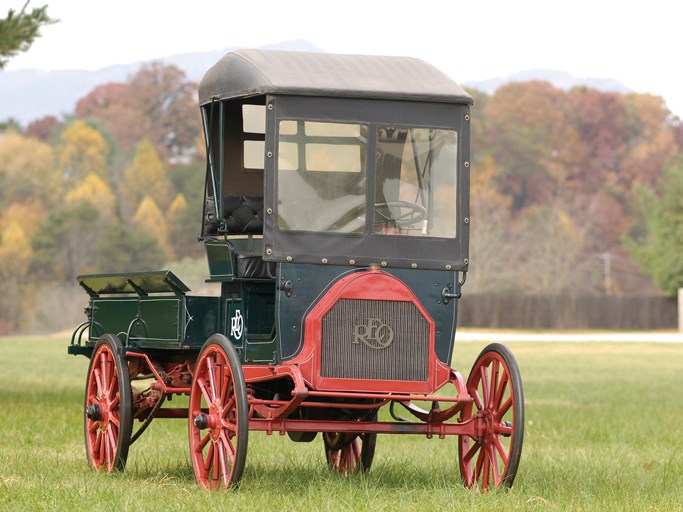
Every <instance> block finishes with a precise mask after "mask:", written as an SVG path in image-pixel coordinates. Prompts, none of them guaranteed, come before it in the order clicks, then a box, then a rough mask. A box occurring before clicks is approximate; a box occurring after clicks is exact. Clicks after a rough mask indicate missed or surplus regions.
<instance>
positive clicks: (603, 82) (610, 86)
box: [462, 69, 632, 94]
mask: <svg viewBox="0 0 683 512" xmlns="http://www.w3.org/2000/svg"><path fill="white" fill-rule="evenodd" d="M530 80H543V81H545V82H550V83H551V84H553V85H554V86H555V87H557V88H558V89H564V90H569V89H571V88H573V87H578V86H585V87H590V88H592V89H597V90H599V91H603V92H618V93H628V92H632V91H631V89H629V88H628V87H626V86H625V85H624V84H622V83H621V82H619V81H618V80H612V79H610V78H577V77H575V76H572V75H570V74H569V73H567V72H566V71H559V70H553V69H532V70H527V71H520V72H518V73H513V74H512V75H508V76H506V77H502V76H498V77H495V78H489V79H487V80H480V81H475V82H467V83H465V84H462V85H463V87H464V88H465V89H467V88H470V89H477V90H479V91H482V92H485V93H487V94H493V93H494V92H495V91H496V89H498V87H500V86H501V85H505V84H508V83H511V82H528V81H530Z"/></svg>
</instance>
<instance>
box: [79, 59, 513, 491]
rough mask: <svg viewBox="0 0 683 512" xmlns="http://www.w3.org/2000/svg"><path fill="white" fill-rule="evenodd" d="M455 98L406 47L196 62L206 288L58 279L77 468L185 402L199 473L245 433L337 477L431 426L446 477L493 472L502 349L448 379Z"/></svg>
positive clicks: (241, 454) (505, 423) (503, 426)
mask: <svg viewBox="0 0 683 512" xmlns="http://www.w3.org/2000/svg"><path fill="white" fill-rule="evenodd" d="M471 104H472V98H471V97H470V96H469V95H468V94H467V93H466V92H465V91H464V90H463V89H462V88H461V87H460V86H458V85H457V84H455V83H454V82H452V81H451V80H450V79H449V78H448V77H446V76H445V75H444V74H443V73H441V72H440V71H438V70H436V69H435V68H433V67H432V66H430V65H428V64H426V63H424V62H422V61H420V60H417V59H412V58H398V57H371V56H351V55H331V54H313V53H295V52H291V53H290V52H276V51H257V50H243V51H236V52H233V53H229V54H228V55H226V56H225V57H224V58H223V59H221V60H220V61H219V62H218V63H217V64H216V65H215V66H213V67H212V68H211V69H210V70H209V71H208V72H207V73H206V75H205V76H204V78H203V79H202V81H201V84H200V86H199V105H200V109H201V114H202V119H203V126H204V133H205V142H206V155H207V166H206V186H205V202H204V211H203V221H202V225H201V240H203V243H204V244H205V247H206V255H207V259H208V268H209V274H210V275H209V277H208V280H207V282H210V283H215V286H216V287H218V288H220V295H219V294H218V293H216V295H215V296H193V295H191V294H189V291H190V290H189V289H188V288H187V286H185V284H184V283H183V282H182V281H181V280H179V279H178V278H177V277H176V276H175V275H174V274H173V273H172V272H169V271H150V272H133V273H128V274H97V275H83V276H79V278H78V281H79V283H80V285H81V286H82V287H83V288H84V289H85V291H86V292H87V293H88V294H89V296H90V301H89V306H88V308H87V309H86V313H87V316H88V318H87V320H86V321H85V322H84V323H83V324H81V325H80V326H78V327H77V329H76V330H75V331H74V334H73V336H72V340H71V345H70V347H69V353H71V354H83V355H85V356H87V357H88V358H89V359H90V365H89V368H88V373H87V378H86V390H85V407H84V415H85V418H84V422H85V424H84V431H85V446H86V454H87V459H88V461H89V463H90V465H91V466H92V467H94V468H96V469H101V470H104V471H112V470H116V469H123V467H124V466H125V463H126V458H127V455H128V450H129V446H130V445H131V444H132V443H133V442H134V441H135V440H136V439H137V438H138V437H139V436H140V434H141V433H142V432H143V431H144V430H145V429H146V428H147V426H148V425H149V424H150V422H151V421H152V420H153V419H154V418H187V420H188V430H189V446H190V455H191V456H190V459H191V461H192V465H193V468H194V474H195V476H196V478H197V481H198V482H199V484H200V485H201V486H203V487H206V488H211V489H214V488H229V487H234V486H236V485H237V484H238V483H239V482H240V479H241V477H242V473H243V469H244V466H245V459H246V455H247V441H248V438H249V435H250V433H251V432H254V431H264V432H266V433H267V434H273V433H278V434H281V435H284V434H287V435H288V436H289V437H290V438H291V440H292V441H295V442H311V441H313V440H315V439H316V438H321V439H322V444H323V445H324V453H325V455H326V459H327V463H328V464H329V466H330V467H331V468H332V469H333V470H336V471H338V472H340V473H342V474H347V473H350V472H353V471H367V470H369V469H370V466H371V464H372V462H373V457H374V453H375V444H376V440H377V434H422V435H424V436H426V437H427V438H432V437H437V438H440V439H444V438H446V439H450V437H449V436H456V439H457V443H450V442H444V441H439V442H444V445H443V453H444V458H445V459H446V460H448V461H451V460H452V461H453V463H454V464H455V461H456V459H457V461H458V464H459V466H460V472H461V475H462V480H463V482H464V484H465V485H466V486H467V487H479V488H481V489H491V488H495V487H498V486H510V485H512V482H513V480H514V478H515V473H516V471H517V467H518V464H519V459H520V454H521V448H522V438H523V431H524V399H523V391H522V382H521V377H520V373H519V370H518V366H517V363H516V362H515V359H514V357H513V356H512V354H511V353H510V352H509V350H508V349H507V348H505V347H504V346H502V345H498V344H492V345H489V346H488V347H486V348H485V349H484V350H483V351H482V352H481V354H480V355H479V357H478V358H477V359H476V361H475V363H474V366H473V368H472V370H471V372H470V374H469V377H468V378H467V380H465V379H464V378H463V377H462V376H461V374H460V373H459V372H458V371H456V370H454V369H453V368H451V360H452V359H453V347H454V340H455V327H456V318H457V306H458V299H459V297H460V293H461V287H462V285H463V283H464V282H465V276H466V273H467V270H468V263H469V261H468V224H469V198H468V195H469V171H470V168H469V167H470V165H469V122H470V114H469V108H470V105H471ZM174 395H188V396H189V405H187V406H184V407H175V408H174V407H170V406H169V405H170V404H169V403H168V401H169V400H170V399H171V398H172V397H173V396H174ZM176 402H178V400H176ZM181 402H182V401H181ZM186 403H188V402H186ZM401 411H402V413H401ZM456 444H457V449H456ZM321 455H322V450H321Z"/></svg>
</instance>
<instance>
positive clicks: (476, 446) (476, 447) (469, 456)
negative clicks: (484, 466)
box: [463, 440, 481, 465]
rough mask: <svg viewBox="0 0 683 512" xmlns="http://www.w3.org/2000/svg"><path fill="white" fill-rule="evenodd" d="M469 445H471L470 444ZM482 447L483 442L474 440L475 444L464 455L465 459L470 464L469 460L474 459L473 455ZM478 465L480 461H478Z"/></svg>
mask: <svg viewBox="0 0 683 512" xmlns="http://www.w3.org/2000/svg"><path fill="white" fill-rule="evenodd" d="M468 446H469V445H468ZM479 448H481V443H479V442H478V441H476V440H474V444H473V445H472V447H471V448H470V449H469V450H468V451H467V453H466V454H465V455H464V457H463V460H464V461H465V462H466V463H468V464H469V462H470V461H471V460H472V457H474V456H475V455H476V453H477V451H478V450H479ZM477 465H478V463H477Z"/></svg>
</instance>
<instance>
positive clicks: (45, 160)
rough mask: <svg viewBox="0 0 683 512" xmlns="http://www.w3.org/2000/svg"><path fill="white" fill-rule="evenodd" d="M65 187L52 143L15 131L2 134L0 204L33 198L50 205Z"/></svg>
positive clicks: (0, 139) (0, 141)
mask: <svg viewBox="0 0 683 512" xmlns="http://www.w3.org/2000/svg"><path fill="white" fill-rule="evenodd" d="M62 190H63V181H62V177H61V175H60V173H59V172H58V171H57V169H56V166H55V163H54V154H53V150H52V148H51V147H50V146H48V145H47V144H45V143H44V142H41V141H39V140H37V139H34V138H31V137H25V136H23V135H20V134H18V133H16V132H13V131H10V132H7V133H4V134H2V135H0V207H2V205H3V204H4V205H8V204H10V203H13V202H19V203H23V202H26V201H28V200H30V199H32V198H33V199H37V200H40V202H41V203H42V204H43V205H45V206H49V205H52V204H55V203H56V202H57V201H59V199H60V196H61V193H62Z"/></svg>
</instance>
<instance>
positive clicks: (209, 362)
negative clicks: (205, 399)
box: [206, 357, 217, 404]
mask: <svg viewBox="0 0 683 512" xmlns="http://www.w3.org/2000/svg"><path fill="white" fill-rule="evenodd" d="M206 369H207V371H208V373H209V387H210V388H211V400H210V401H209V403H210V404H211V403H214V402H215V401H216V399H217V396H216V367H215V365H214V361H213V359H212V358H210V357H207V358H206Z"/></svg>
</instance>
